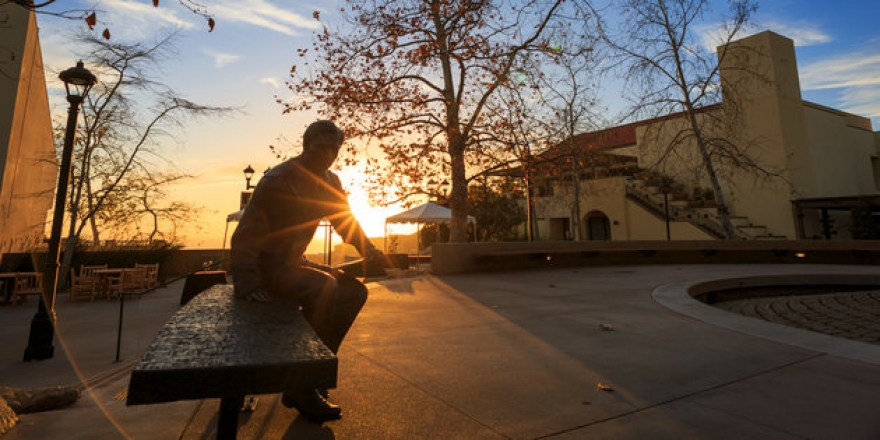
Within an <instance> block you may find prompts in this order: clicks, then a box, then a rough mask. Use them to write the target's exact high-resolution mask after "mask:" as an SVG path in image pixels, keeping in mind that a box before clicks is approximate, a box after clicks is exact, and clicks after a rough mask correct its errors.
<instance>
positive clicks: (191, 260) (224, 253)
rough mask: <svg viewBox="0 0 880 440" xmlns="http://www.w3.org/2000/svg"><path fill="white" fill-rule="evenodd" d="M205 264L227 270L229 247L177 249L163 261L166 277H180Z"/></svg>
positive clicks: (201, 267) (212, 267) (199, 268)
mask: <svg viewBox="0 0 880 440" xmlns="http://www.w3.org/2000/svg"><path fill="white" fill-rule="evenodd" d="M205 264H210V265H211V267H210V268H211V269H214V270H225V271H227V272H228V271H229V249H226V250H221V249H179V250H176V251H174V252H172V253H171V255H170V256H169V257H168V259H167V260H165V262H164V263H163V266H162V273H163V274H164V275H165V277H166V278H180V277H182V276H186V274H188V273H190V272H195V271H198V270H202V269H203V268H204V267H205Z"/></svg>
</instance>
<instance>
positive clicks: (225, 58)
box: [205, 49, 241, 67]
mask: <svg viewBox="0 0 880 440" xmlns="http://www.w3.org/2000/svg"><path fill="white" fill-rule="evenodd" d="M205 53H206V54H208V56H210V57H211V58H213V59H214V67H223V66H225V65H227V64H230V63H234V62H236V61H238V60H239V59H241V56H239V55H234V54H231V53H223V52H217V51H215V50H211V49H205Z"/></svg>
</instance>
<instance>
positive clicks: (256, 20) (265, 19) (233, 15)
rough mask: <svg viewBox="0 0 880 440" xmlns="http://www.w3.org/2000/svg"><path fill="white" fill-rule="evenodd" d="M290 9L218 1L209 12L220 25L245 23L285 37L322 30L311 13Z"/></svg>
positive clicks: (252, 1) (256, 0)
mask: <svg viewBox="0 0 880 440" xmlns="http://www.w3.org/2000/svg"><path fill="white" fill-rule="evenodd" d="M290 3H293V4H295V3H294V2H290ZM285 4H286V3H285ZM290 9H291V8H289V7H287V8H285V7H279V6H276V5H274V4H272V3H270V2H268V1H266V0H217V1H216V2H211V3H210V5H209V7H208V12H209V13H210V14H211V15H212V16H215V17H217V21H218V22H219V23H224V22H230V23H245V24H249V25H253V26H258V27H262V28H265V29H269V30H272V31H275V32H280V33H282V34H285V35H298V34H299V30H302V29H307V30H312V29H318V28H320V23H318V21H317V20H315V19H313V18H312V17H311V12H309V15H308V16H302V15H300V14H297V13H296V12H293V11H291V10H290Z"/></svg>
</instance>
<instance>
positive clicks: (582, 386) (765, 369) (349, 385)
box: [0, 265, 880, 439]
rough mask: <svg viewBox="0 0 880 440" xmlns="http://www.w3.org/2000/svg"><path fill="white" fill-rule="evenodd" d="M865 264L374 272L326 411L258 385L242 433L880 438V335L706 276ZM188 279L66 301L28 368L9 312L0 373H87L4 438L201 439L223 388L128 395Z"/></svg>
mask: <svg viewBox="0 0 880 440" xmlns="http://www.w3.org/2000/svg"><path fill="white" fill-rule="evenodd" d="M817 273H828V274H837V273H859V274H866V273H867V274H875V275H876V274H880V269H878V268H876V267H866V266H830V265H822V266H816V265H670V266H618V267H601V268H574V269H560V270H542V271H533V272H517V273H492V274H487V273H483V274H468V275H455V276H442V277H441V276H427V275H423V276H417V277H411V278H400V279H386V280H381V281H378V282H372V283H369V287H370V299H369V301H368V302H367V305H366V306H365V308H364V310H363V312H362V314H361V316H360V317H359V319H358V321H357V322H356V323H355V326H354V328H353V329H352V331H351V333H350V334H349V337H348V339H347V340H346V344H344V345H343V348H342V351H341V353H340V371H339V376H340V383H339V388H338V389H337V390H333V391H332V392H331V398H332V400H333V401H335V402H336V403H339V404H341V405H342V406H343V408H344V412H343V414H344V417H343V419H342V420H339V421H335V422H330V423H326V424H324V425H314V424H310V423H308V422H306V421H305V420H303V419H302V418H301V417H298V414H297V412H296V411H295V410H291V409H287V408H285V407H283V406H282V405H281V404H280V402H279V399H278V396H277V395H266V396H260V403H259V405H258V408H257V411H256V412H254V413H252V414H244V415H243V416H242V417H241V428H240V431H239V438H269V439H272V438H318V439H332V438H394V439H397V438H401V439H402V438H560V439H561V438H676V439H678V438H713V439H715V438H773V439H775V438H849V439H858V438H865V439H868V438H878V437H880V420H878V418H877V417H876V410H877V408H878V407H880V345H876V344H868V343H864V342H855V341H849V340H845V339H842V338H837V337H834V336H828V335H822V334H819V333H814V332H808V331H805V330H800V329H793V328H791V327H786V326H782V325H779V324H773V323H768V322H764V321H758V320H756V319H753V318H749V317H745V316H741V315H739V314H734V313H730V312H727V311H723V310H719V309H717V308H713V307H710V306H707V305H705V304H702V303H699V302H697V301H695V300H693V299H691V298H690V297H688V296H687V295H686V293H685V290H686V288H687V287H688V286H689V285H691V284H693V283H696V282H700V281H706V280H713V279H723V278H738V277H748V276H755V275H767V274H779V275H788V276H793V277H796V276H799V275H801V274H817ZM181 290H182V284H181V283H180V282H178V283H175V284H172V285H170V286H169V287H168V288H167V289H161V290H159V291H156V292H154V293H151V294H149V295H147V296H145V297H144V298H143V299H141V300H136V301H127V302H126V303H125V306H126V308H125V315H124V316H125V323H124V324H125V326H124V328H123V335H122V347H123V350H122V353H121V359H122V361H121V362H118V363H116V362H114V359H115V349H116V329H117V322H118V309H119V307H118V303H111V302H106V303H102V302H95V303H70V302H68V301H67V298H66V297H61V298H59V302H58V322H59V329H58V332H57V334H58V343H57V344H56V356H55V358H53V359H50V360H46V361H39V362H29V363H25V362H22V360H21V358H22V353H23V350H24V347H25V345H26V343H27V331H28V326H29V323H30V318H31V317H32V316H33V313H34V311H35V309H36V304H35V302H34V301H31V302H29V303H28V304H26V305H25V306H23V307H0V322H3V324H4V338H3V340H4V344H3V345H2V348H0V384H3V385H7V386H18V387H25V388H32V387H38V386H45V385H59V384H76V383H82V382H85V383H88V384H89V387H88V388H87V390H86V391H85V392H84V393H83V397H82V399H81V400H80V401H79V402H77V403H76V404H74V405H72V406H70V407H67V408H63V409H59V410H55V411H49V412H44V413H37V414H26V415H22V416H20V419H21V420H20V422H19V425H18V426H16V427H15V428H13V430H12V431H11V432H10V433H8V434H7V435H6V436H5V437H6V438H8V439H32V438H74V439H77V438H82V439H86V438H89V439H91V438H126V437H129V438H135V439H176V438H185V439H201V438H212V437H213V435H214V434H215V431H214V430H215V424H216V409H217V406H218V402H217V401H216V400H204V401H191V402H177V403H172V404H160V405H146V406H134V407H127V406H125V403H124V392H125V387H126V384H127V379H128V377H127V373H128V371H129V369H130V368H131V366H132V365H133V363H134V361H135V359H136V358H137V356H138V354H139V353H141V352H142V351H143V350H144V349H145V348H146V346H147V345H148V344H149V342H150V341H151V340H152V337H153V336H154V335H155V333H156V331H158V329H159V328H160V327H161V325H162V324H163V323H164V322H165V320H167V318H168V317H169V316H170V315H171V314H172V313H173V312H174V311H175V310H176V309H177V308H178V307H179V306H178V300H179V296H180V292H181Z"/></svg>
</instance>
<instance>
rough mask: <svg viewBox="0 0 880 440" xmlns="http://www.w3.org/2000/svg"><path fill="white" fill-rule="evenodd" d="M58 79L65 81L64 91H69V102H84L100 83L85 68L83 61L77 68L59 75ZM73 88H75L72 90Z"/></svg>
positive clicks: (78, 63)
mask: <svg viewBox="0 0 880 440" xmlns="http://www.w3.org/2000/svg"><path fill="white" fill-rule="evenodd" d="M58 78H60V79H61V81H64V89H65V90H66V91H67V100H68V101H71V100H75V101H82V100H83V99H85V97H86V95H88V93H89V90H91V89H92V86H94V85H95V84H96V83H97V82H98V78H97V77H95V75H94V74H92V72H89V69H86V68H85V66H83V62H82V61H77V63H76V67H71V68H70V69H67V70H64V71H62V72H61V73H59V74H58ZM71 86H73V89H72V90H71Z"/></svg>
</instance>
